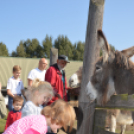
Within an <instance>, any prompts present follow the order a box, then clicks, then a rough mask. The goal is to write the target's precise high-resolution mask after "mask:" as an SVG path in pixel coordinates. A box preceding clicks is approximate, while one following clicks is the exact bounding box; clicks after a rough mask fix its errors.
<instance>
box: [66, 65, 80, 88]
mask: <svg viewBox="0 0 134 134" xmlns="http://www.w3.org/2000/svg"><path fill="white" fill-rule="evenodd" d="M82 70H83V67H82V66H81V67H79V69H78V70H77V71H76V72H75V73H74V74H73V75H72V76H71V77H70V79H69V86H70V87H72V88H76V87H80V84H81V79H82Z"/></svg>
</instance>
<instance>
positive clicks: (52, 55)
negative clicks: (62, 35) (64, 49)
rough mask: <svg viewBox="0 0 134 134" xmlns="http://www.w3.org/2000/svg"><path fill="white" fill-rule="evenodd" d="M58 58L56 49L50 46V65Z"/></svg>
mask: <svg viewBox="0 0 134 134" xmlns="http://www.w3.org/2000/svg"><path fill="white" fill-rule="evenodd" d="M57 59H58V49H56V48H51V49H50V66H51V65H53V64H55V63H57Z"/></svg>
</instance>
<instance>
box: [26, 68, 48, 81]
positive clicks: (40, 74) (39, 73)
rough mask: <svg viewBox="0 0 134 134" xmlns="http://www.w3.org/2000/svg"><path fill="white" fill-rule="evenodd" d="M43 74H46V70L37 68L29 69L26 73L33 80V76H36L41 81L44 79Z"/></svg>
mask: <svg viewBox="0 0 134 134" xmlns="http://www.w3.org/2000/svg"><path fill="white" fill-rule="evenodd" d="M45 74H46V70H43V71H41V70H39V69H38V68H35V69H33V70H31V71H30V73H29V74H28V79H31V80H34V79H35V78H38V79H40V80H41V81H44V80H45Z"/></svg>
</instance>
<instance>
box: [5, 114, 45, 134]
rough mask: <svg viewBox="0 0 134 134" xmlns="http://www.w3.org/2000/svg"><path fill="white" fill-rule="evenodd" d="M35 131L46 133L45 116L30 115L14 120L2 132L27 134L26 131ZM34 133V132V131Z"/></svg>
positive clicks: (39, 133) (38, 133)
mask: <svg viewBox="0 0 134 134" xmlns="http://www.w3.org/2000/svg"><path fill="white" fill-rule="evenodd" d="M29 130H30V131H31V130H33V131H35V132H37V134H46V132H47V124H46V119H45V116H43V115H30V116H26V117H24V118H21V119H19V120H17V121H15V122H14V123H13V124H12V125H11V126H9V127H8V128H7V130H6V131H5V132H4V133H3V134H24V133H25V134H28V133H27V132H28V131H29ZM35 134H36V133H35Z"/></svg>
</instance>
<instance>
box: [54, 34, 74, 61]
mask: <svg viewBox="0 0 134 134" xmlns="http://www.w3.org/2000/svg"><path fill="white" fill-rule="evenodd" d="M54 47H55V48H57V49H58V53H59V55H66V56H68V58H69V59H70V60H71V59H72V58H73V53H72V50H73V46H72V43H71V42H70V41H69V39H68V38H67V36H63V35H62V36H58V38H57V39H56V40H55V42H54Z"/></svg>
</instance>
